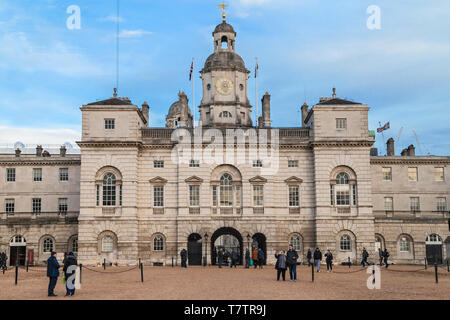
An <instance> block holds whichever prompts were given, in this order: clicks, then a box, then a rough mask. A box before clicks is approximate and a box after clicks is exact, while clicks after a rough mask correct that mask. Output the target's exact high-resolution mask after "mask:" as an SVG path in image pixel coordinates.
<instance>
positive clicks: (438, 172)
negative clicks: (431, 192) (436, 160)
mask: <svg viewBox="0 0 450 320" xmlns="http://www.w3.org/2000/svg"><path fill="white" fill-rule="evenodd" d="M434 181H444V168H434Z"/></svg>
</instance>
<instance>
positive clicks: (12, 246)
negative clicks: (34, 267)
mask: <svg viewBox="0 0 450 320" xmlns="http://www.w3.org/2000/svg"><path fill="white" fill-rule="evenodd" d="M26 251H27V242H26V240H25V238H24V237H22V236H20V235H17V236H14V237H13V238H12V239H11V241H10V243H9V265H10V266H15V265H16V264H18V265H19V266H24V265H25V262H26Z"/></svg>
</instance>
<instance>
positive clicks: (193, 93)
mask: <svg viewBox="0 0 450 320" xmlns="http://www.w3.org/2000/svg"><path fill="white" fill-rule="evenodd" d="M194 68H195V66H194V58H192V77H193V79H192V103H193V112H194V115H193V123H192V127H193V128H195V73H194Z"/></svg>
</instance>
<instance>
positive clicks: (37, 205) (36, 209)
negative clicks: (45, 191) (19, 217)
mask: <svg viewBox="0 0 450 320" xmlns="http://www.w3.org/2000/svg"><path fill="white" fill-rule="evenodd" d="M32 207H33V213H40V212H41V199H40V198H33V201H32Z"/></svg>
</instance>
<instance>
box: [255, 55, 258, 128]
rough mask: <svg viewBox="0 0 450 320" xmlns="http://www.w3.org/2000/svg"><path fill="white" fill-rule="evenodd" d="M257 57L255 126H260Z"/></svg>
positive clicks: (256, 67)
mask: <svg viewBox="0 0 450 320" xmlns="http://www.w3.org/2000/svg"><path fill="white" fill-rule="evenodd" d="M255 59H256V66H255V100H256V101H255V117H256V118H255V127H258V58H255Z"/></svg>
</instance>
